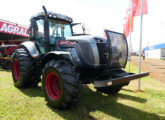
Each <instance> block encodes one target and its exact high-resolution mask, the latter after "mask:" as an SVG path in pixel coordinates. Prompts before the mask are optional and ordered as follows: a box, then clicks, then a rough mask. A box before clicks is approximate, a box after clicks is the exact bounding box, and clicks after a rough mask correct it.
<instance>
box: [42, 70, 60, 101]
mask: <svg viewBox="0 0 165 120" xmlns="http://www.w3.org/2000/svg"><path fill="white" fill-rule="evenodd" d="M45 86H46V91H47V93H48V95H49V97H51V99H53V100H56V99H58V98H59V96H60V95H61V90H60V81H59V78H58V76H57V75H56V74H55V73H53V72H51V73H48V75H47V77H46V85H45Z"/></svg>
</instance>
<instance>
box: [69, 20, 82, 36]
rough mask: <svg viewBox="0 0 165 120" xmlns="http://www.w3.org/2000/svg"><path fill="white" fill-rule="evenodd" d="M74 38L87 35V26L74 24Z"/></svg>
mask: <svg viewBox="0 0 165 120" xmlns="http://www.w3.org/2000/svg"><path fill="white" fill-rule="evenodd" d="M71 26H72V31H73V36H78V35H85V26H84V24H83V23H72V24H71Z"/></svg>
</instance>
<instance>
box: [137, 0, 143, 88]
mask: <svg viewBox="0 0 165 120" xmlns="http://www.w3.org/2000/svg"><path fill="white" fill-rule="evenodd" d="M142 24H143V0H141V23H140V43H139V74H140V73H141V53H142ZM138 90H139V91H141V79H140V78H139V85H138Z"/></svg>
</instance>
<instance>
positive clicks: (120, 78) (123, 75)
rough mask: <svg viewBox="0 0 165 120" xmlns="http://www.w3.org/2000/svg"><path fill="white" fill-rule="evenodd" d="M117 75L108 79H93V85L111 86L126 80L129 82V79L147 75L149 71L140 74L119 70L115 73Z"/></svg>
mask: <svg viewBox="0 0 165 120" xmlns="http://www.w3.org/2000/svg"><path fill="white" fill-rule="evenodd" d="M116 74H117V76H118V77H116V78H112V79H109V80H97V81H94V87H95V88H98V87H107V86H113V85H120V84H123V83H126V82H129V81H131V80H135V79H138V78H142V77H146V76H149V72H144V73H140V74H134V73H127V72H124V71H123V72H121V73H116Z"/></svg>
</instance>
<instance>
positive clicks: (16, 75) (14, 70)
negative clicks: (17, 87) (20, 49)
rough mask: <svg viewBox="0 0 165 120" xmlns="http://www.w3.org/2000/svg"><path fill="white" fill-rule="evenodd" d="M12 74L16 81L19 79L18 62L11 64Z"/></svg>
mask: <svg viewBox="0 0 165 120" xmlns="http://www.w3.org/2000/svg"><path fill="white" fill-rule="evenodd" d="M13 73H14V77H15V79H16V80H18V79H19V63H18V60H16V59H15V60H14V62H13Z"/></svg>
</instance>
